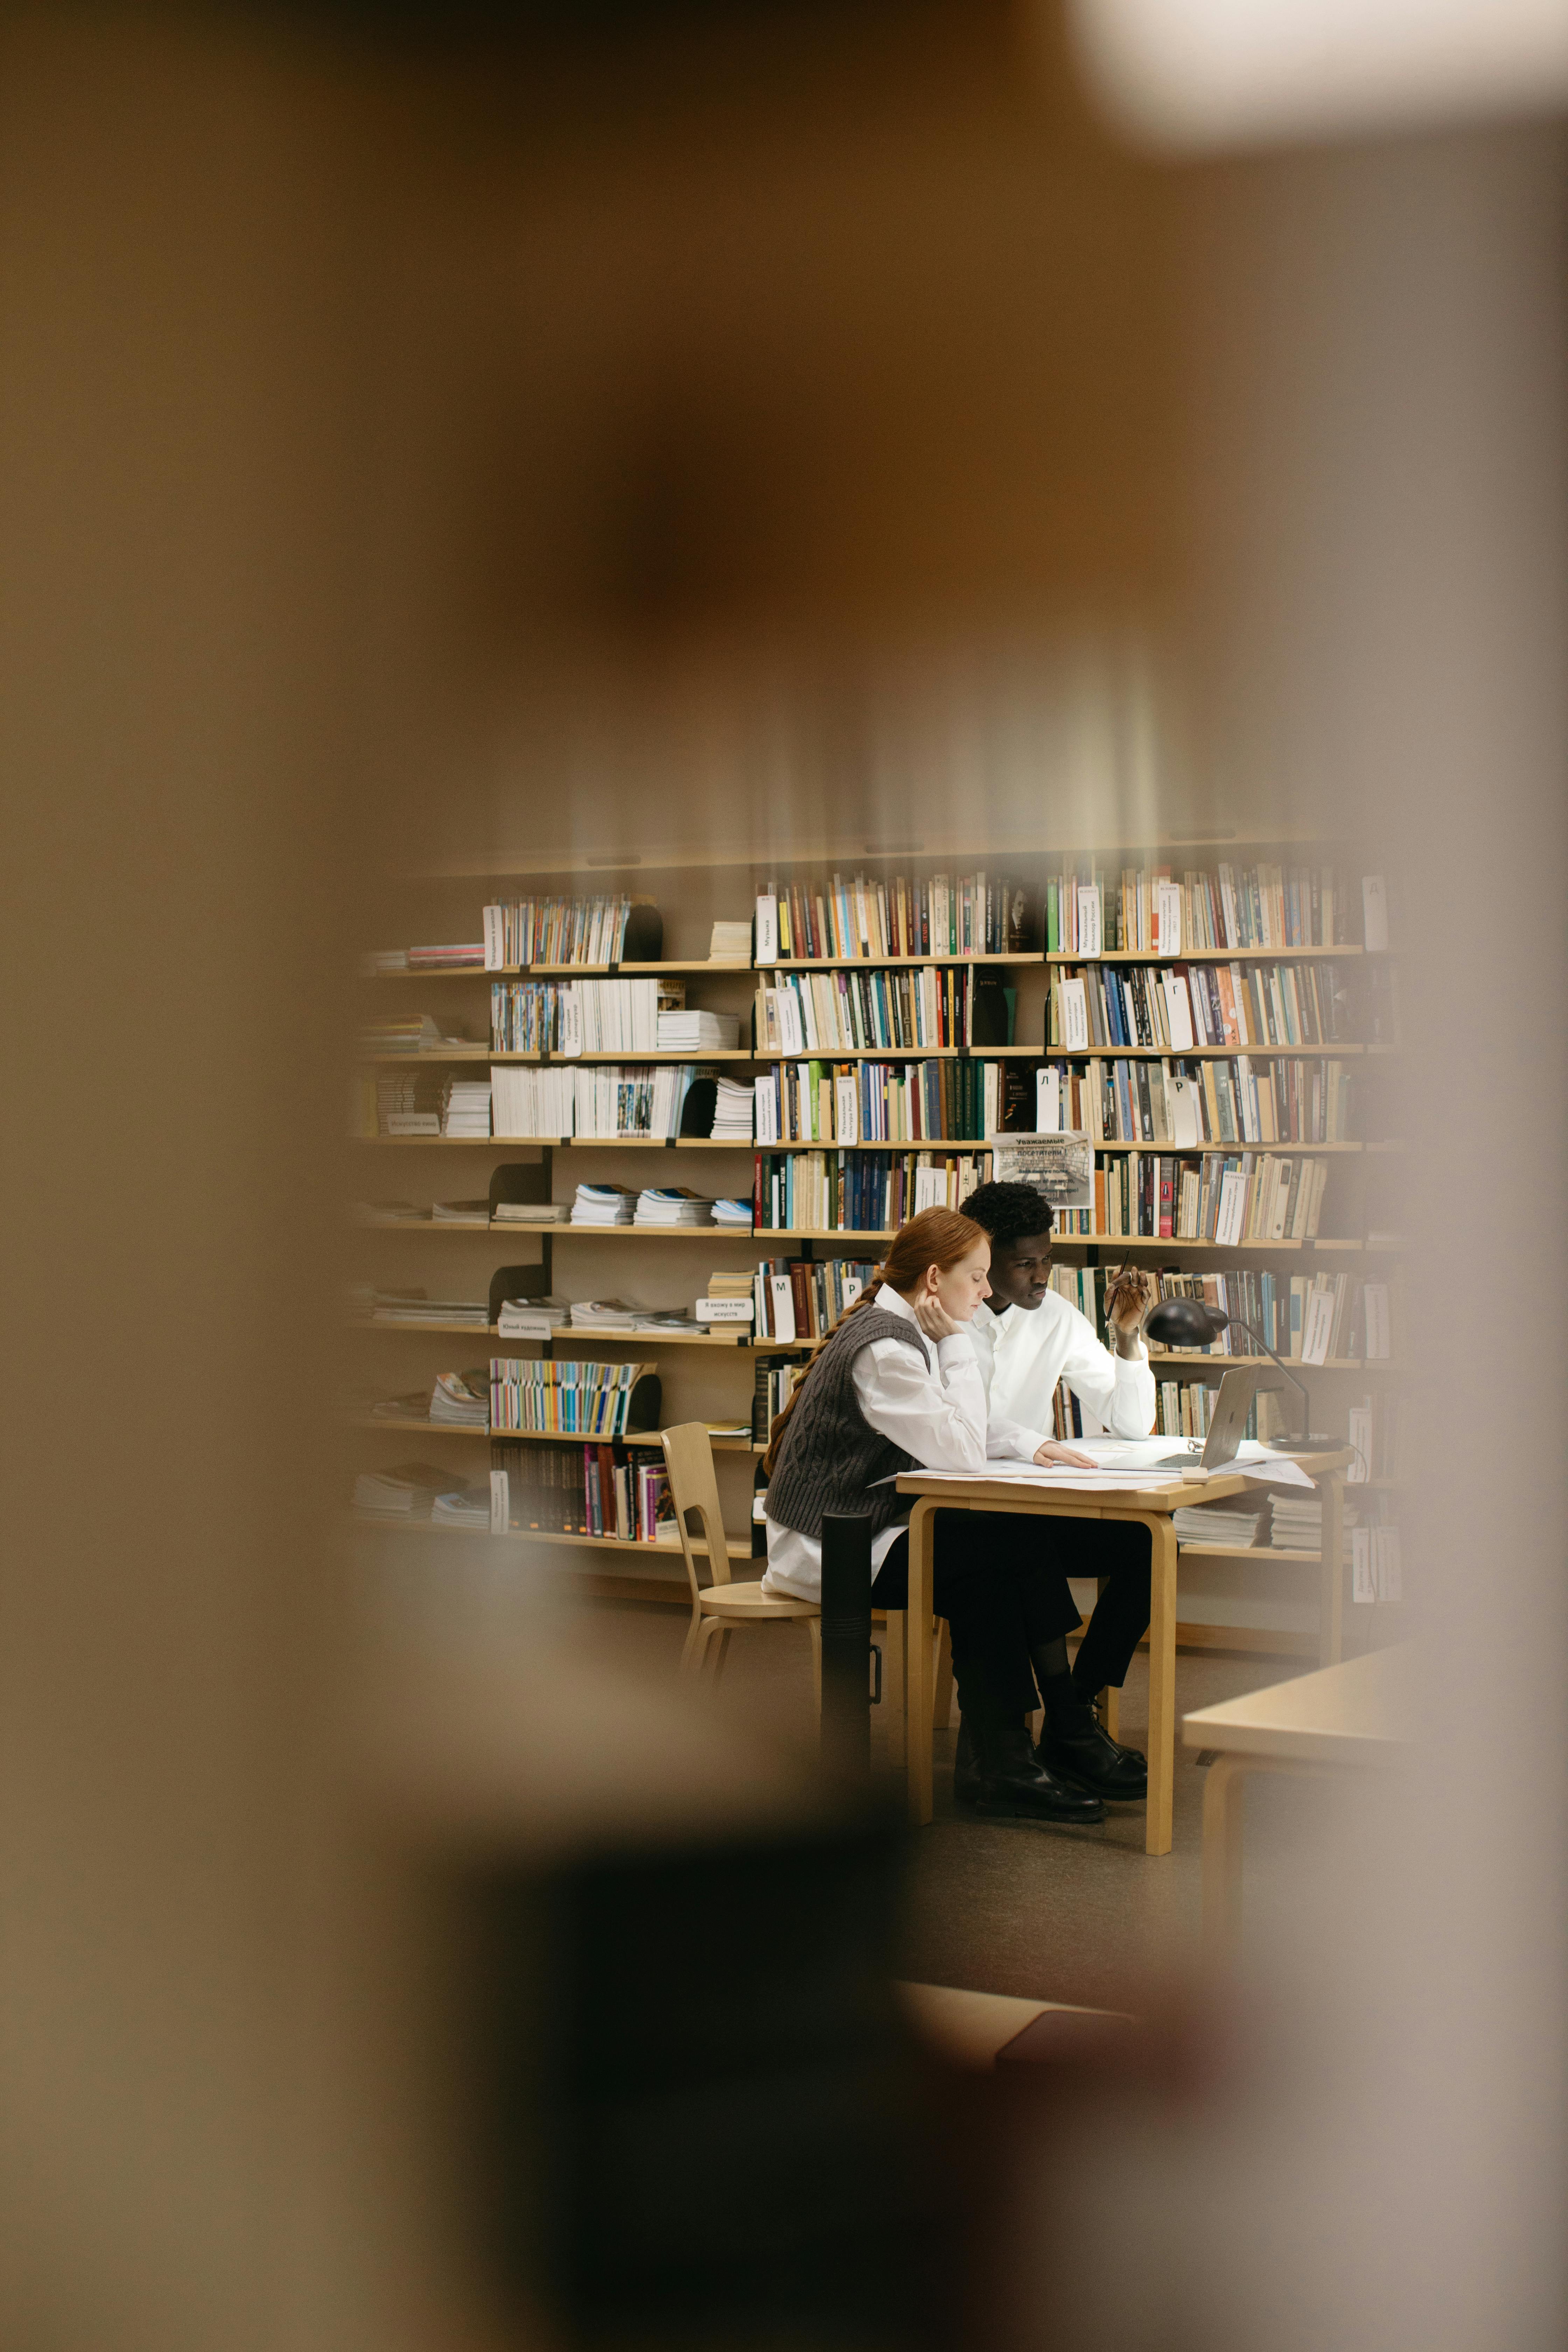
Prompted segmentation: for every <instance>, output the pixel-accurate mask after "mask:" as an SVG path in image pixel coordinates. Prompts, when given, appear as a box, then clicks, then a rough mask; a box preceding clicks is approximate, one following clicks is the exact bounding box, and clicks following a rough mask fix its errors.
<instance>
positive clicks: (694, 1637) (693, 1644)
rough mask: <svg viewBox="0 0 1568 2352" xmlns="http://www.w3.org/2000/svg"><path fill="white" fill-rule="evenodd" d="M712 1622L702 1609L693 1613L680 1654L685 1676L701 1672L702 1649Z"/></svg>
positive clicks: (681, 1669) (681, 1667) (681, 1666)
mask: <svg viewBox="0 0 1568 2352" xmlns="http://www.w3.org/2000/svg"><path fill="white" fill-rule="evenodd" d="M710 1622H712V1621H711V1620H710V1618H707V1617H704V1616H703V1614H702V1612H701V1611H700V1609H694V1610H693V1611H692V1612H691V1622H690V1624H689V1626H688V1628H687V1633H686V1641H685V1644H684V1646H683V1647H682V1650H681V1653H680V1672H681V1673H682V1674H683V1675H692V1674H697V1673H698V1672H700V1668H701V1664H702V1647H703V1643H704V1642H705V1641H706V1640H707V1628H708V1626H709V1624H710Z"/></svg>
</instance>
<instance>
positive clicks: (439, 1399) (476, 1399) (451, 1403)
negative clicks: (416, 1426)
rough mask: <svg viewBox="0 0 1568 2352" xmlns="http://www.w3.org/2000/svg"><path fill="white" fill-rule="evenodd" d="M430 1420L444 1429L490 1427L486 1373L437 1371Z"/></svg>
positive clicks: (431, 1395)
mask: <svg viewBox="0 0 1568 2352" xmlns="http://www.w3.org/2000/svg"><path fill="white" fill-rule="evenodd" d="M430 1420H431V1423H432V1425H433V1426H436V1427H438V1428H446V1429H488V1428H489V1425H490V1381H489V1372H488V1371H475V1372H437V1375H436V1385H435V1387H434V1388H433V1389H432V1390H431V1391H430Z"/></svg>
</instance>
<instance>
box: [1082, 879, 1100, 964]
mask: <svg viewBox="0 0 1568 2352" xmlns="http://www.w3.org/2000/svg"><path fill="white" fill-rule="evenodd" d="M1078 951H1079V955H1080V956H1097V955H1099V953H1100V885H1099V883H1098V882H1080V883H1079V886H1078Z"/></svg>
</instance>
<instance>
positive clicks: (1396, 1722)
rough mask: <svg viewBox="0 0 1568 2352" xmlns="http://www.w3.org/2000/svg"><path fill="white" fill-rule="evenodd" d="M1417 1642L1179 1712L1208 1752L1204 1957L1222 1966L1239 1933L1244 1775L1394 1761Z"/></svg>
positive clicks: (1410, 1717) (1185, 1733)
mask: <svg viewBox="0 0 1568 2352" xmlns="http://www.w3.org/2000/svg"><path fill="white" fill-rule="evenodd" d="M1415 1699H1416V1683H1415V1644H1414V1643H1410V1642H1401V1643H1397V1644H1396V1645H1395V1646H1394V1648H1392V1649H1388V1650H1370V1651H1368V1653H1367V1654H1366V1655H1365V1656H1364V1657H1361V1658H1346V1659H1344V1660H1343V1661H1342V1664H1339V1665H1333V1666H1321V1667H1320V1668H1319V1669H1318V1671H1317V1673H1316V1674H1311V1675H1296V1676H1295V1678H1294V1679H1293V1680H1292V1681H1290V1682H1287V1683H1274V1684H1272V1685H1270V1686H1269V1688H1268V1689H1267V1690H1260V1691H1249V1692H1248V1693H1247V1696H1246V1697H1245V1698H1230V1699H1226V1700H1225V1701H1223V1703H1222V1704H1221V1705H1220V1706H1205V1707H1199V1708H1197V1709H1196V1710H1195V1711H1194V1713H1193V1714H1191V1715H1185V1716H1184V1717H1182V1738H1183V1741H1184V1744H1185V1745H1186V1746H1187V1747H1188V1748H1197V1749H1199V1750H1206V1751H1208V1752H1210V1753H1212V1754H1213V1755H1214V1759H1215V1760H1214V1762H1213V1763H1212V1764H1211V1765H1210V1766H1209V1768H1208V1779H1207V1780H1206V1781H1205V1785H1204V1865H1203V1867H1204V1952H1205V1958H1207V1959H1208V1960H1209V1961H1210V1962H1211V1963H1212V1964H1214V1965H1215V1966H1225V1965H1226V1964H1228V1963H1229V1962H1230V1960H1231V1959H1233V1958H1234V1957H1235V1954H1236V1950H1237V1945H1238V1943H1239V1941H1240V1937H1241V1832H1242V1802H1243V1798H1244V1795H1245V1792H1246V1782H1247V1775H1248V1774H1249V1773H1251V1772H1296V1773H1316V1772H1336V1771H1344V1770H1346V1769H1366V1768H1367V1767H1369V1766H1370V1767H1372V1768H1373V1769H1379V1768H1382V1769H1386V1768H1387V1767H1388V1766H1389V1765H1391V1764H1397V1763H1399V1762H1400V1761H1401V1760H1402V1759H1403V1757H1404V1756H1405V1753H1406V1751H1407V1749H1408V1748H1409V1745H1410V1742H1411V1740H1412V1739H1413V1738H1414V1737H1415V1716H1416V1706H1415Z"/></svg>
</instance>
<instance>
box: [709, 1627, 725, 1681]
mask: <svg viewBox="0 0 1568 2352" xmlns="http://www.w3.org/2000/svg"><path fill="white" fill-rule="evenodd" d="M713 1622H714V1625H715V1627H716V1628H717V1631H716V1633H715V1634H714V1637H713V1639H712V1640H711V1641H710V1643H709V1644H708V1647H709V1649H710V1652H711V1654H712V1658H713V1665H712V1676H713V1680H714V1681H715V1682H717V1681H718V1679H719V1677H720V1675H721V1674H722V1673H723V1671H724V1661H725V1659H726V1658H727V1657H728V1656H729V1654H730V1634H731V1627H730V1626H728V1625H726V1624H725V1622H724V1621H723V1619H722V1618H721V1617H716V1618H715V1619H714V1620H713Z"/></svg>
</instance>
